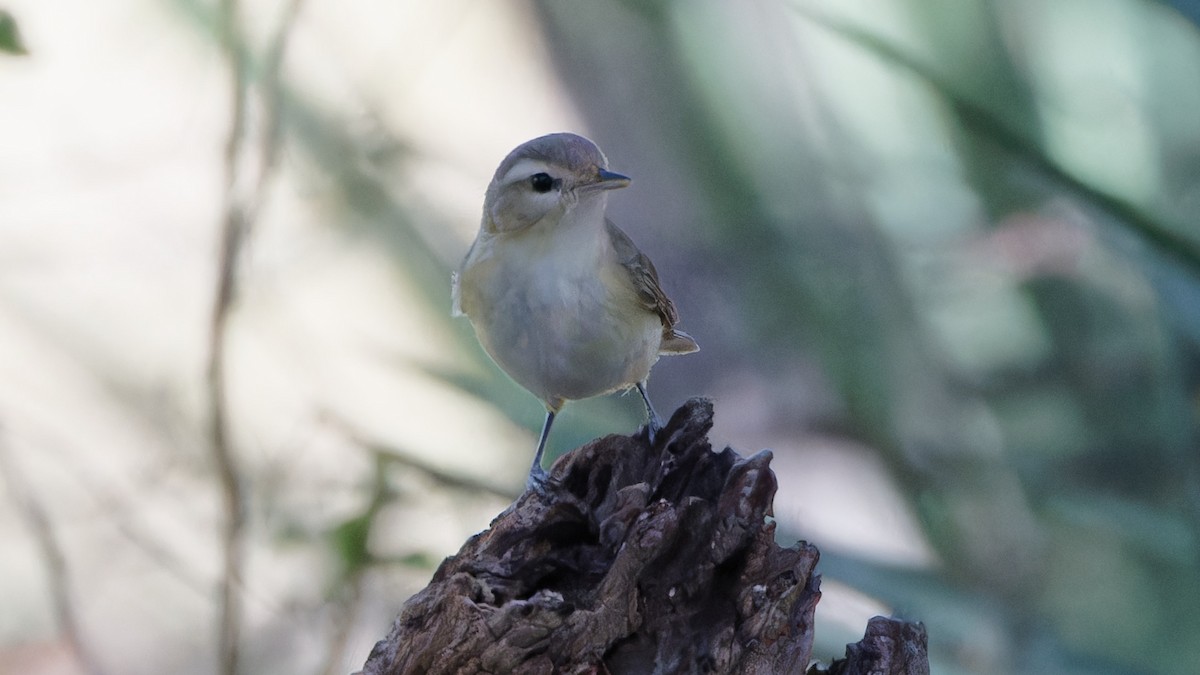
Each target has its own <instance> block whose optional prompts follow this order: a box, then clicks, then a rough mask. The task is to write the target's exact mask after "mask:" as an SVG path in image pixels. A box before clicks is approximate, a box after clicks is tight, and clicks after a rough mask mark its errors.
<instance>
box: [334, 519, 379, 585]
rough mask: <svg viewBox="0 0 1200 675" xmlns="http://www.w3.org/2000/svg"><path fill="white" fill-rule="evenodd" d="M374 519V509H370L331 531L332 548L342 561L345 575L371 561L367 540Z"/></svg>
mask: <svg viewBox="0 0 1200 675" xmlns="http://www.w3.org/2000/svg"><path fill="white" fill-rule="evenodd" d="M374 520H375V511H374V509H372V510H369V511H368V512H367V513H365V514H362V515H360V516H358V517H355V518H351V519H350V520H347V521H345V522H343V523H341V524H340V525H338V526H337V527H335V528H334V529H333V532H332V533H331V536H330V539H331V540H332V543H333V549H334V551H335V552H336V553H337V555H338V559H339V560H341V561H342V565H343V566H344V569H345V570H346V575H347V576H349V575H350V574H353V573H354V572H355V571H357V570H360V569H362V568H364V567H366V566H367V565H369V564H370V563H371V554H370V552H369V551H368V550H367V541H368V539H369V537H370V534H371V524H372V523H373V522H374Z"/></svg>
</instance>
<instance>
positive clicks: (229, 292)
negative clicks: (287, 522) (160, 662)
mask: <svg viewBox="0 0 1200 675" xmlns="http://www.w3.org/2000/svg"><path fill="white" fill-rule="evenodd" d="M219 20H220V24H219V30H220V37H221V46H222V48H223V50H224V52H225V57H226V58H227V59H228V60H229V71H230V85H231V91H230V105H231V121H230V129H229V136H228V138H227V139H226V142H225V156H224V159H225V208H224V215H223V219H222V222H221V243H220V247H221V248H220V253H219V260H218V271H217V288H216V293H215V297H214V300H213V308H212V319H211V324H210V332H209V358H208V368H207V375H208V407H209V415H210V418H209V424H210V426H209V439H210V444H211V446H210V447H211V451H212V456H213V463H214V464H215V465H216V469H217V478H218V481H219V483H220V486H221V506H222V511H223V514H224V517H225V522H224V525H223V529H222V532H221V545H222V549H223V550H222V566H221V577H220V581H219V582H218V594H217V598H218V600H217V605H218V607H217V615H218V632H217V664H218V665H217V672H218V673H221V674H222V675H236V673H237V669H238V655H239V654H238V652H239V649H238V647H239V644H238V643H239V634H240V633H241V623H242V597H241V583H242V573H243V570H244V568H245V557H246V554H245V547H246V542H245V528H246V511H247V507H246V496H245V491H244V488H243V486H242V482H241V476H240V470H239V468H238V464H237V460H236V459H235V458H234V455H233V443H232V439H231V438H230V433H229V414H228V409H227V407H226V399H225V336H226V330H227V326H228V322H229V313H230V308H231V307H232V304H233V297H234V294H235V291H236V288H237V269H238V261H239V258H240V257H241V252H242V244H243V240H244V237H245V235H246V228H247V222H246V219H245V211H244V209H243V206H242V203H241V200H240V199H239V197H238V195H237V187H236V186H237V179H238V157H239V156H240V155H241V149H242V145H243V143H244V139H245V127H246V78H245V73H244V69H243V64H242V56H241V45H242V41H241V36H240V31H239V30H238V20H237V2H236V0H221V5H220V17H219Z"/></svg>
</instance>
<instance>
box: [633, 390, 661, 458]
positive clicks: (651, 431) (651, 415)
mask: <svg viewBox="0 0 1200 675" xmlns="http://www.w3.org/2000/svg"><path fill="white" fill-rule="evenodd" d="M637 390H638V393H639V394H641V395H642V401H643V402H645V404H646V417H647V418H648V419H649V422H648V424H647V425H646V436H647V438H648V439H649V441H650V445H654V439H655V437H657V436H658V432H659V431H660V430H661V429H662V428H663V424H662V419H661V418H659V416H658V413H656V412H654V406H653V405H651V403H650V395H649V394H647V393H646V383H645V381H642V382H638V383H637Z"/></svg>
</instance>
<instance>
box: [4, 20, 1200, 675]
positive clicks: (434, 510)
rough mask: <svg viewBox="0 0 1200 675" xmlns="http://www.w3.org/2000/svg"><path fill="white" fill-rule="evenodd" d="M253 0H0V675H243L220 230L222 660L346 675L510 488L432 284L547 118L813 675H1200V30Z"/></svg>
mask: <svg viewBox="0 0 1200 675" xmlns="http://www.w3.org/2000/svg"><path fill="white" fill-rule="evenodd" d="M232 4H234V3H225V2H222V3H221V4H219V5H218V4H217V3H216V2H214V1H207V2H204V1H200V0H109V1H107V2H100V1H97V0H6V1H2V2H0V13H7V17H9V18H11V19H12V20H13V21H14V22H15V26H16V31H17V32H16V33H12V32H11V31H6V30H5V29H4V24H5V20H3V19H0V49H3V50H5V52H6V53H0V474H2V476H3V481H0V504H3V507H2V509H0V542H2V543H0V550H2V551H3V554H2V555H0V673H4V674H6V675H7V674H14V673H46V674H49V673H62V674H72V673H113V674H125V673H128V674H132V675H137V674H141V673H146V674H149V673H181V674H191V673H197V674H199V673H214V672H219V671H220V670H221V668H222V666H221V665H220V660H219V658H218V639H217V634H218V625H219V624H220V623H221V621H222V619H221V616H222V605H221V602H220V600H219V595H220V594H219V589H220V588H221V580H222V578H224V576H225V575H226V568H225V567H223V562H222V556H223V551H224V550H225V549H226V548H227V547H228V545H229V543H230V541H231V540H230V539H229V537H228V535H226V534H225V533H224V525H223V523H225V522H226V520H227V516H228V513H227V509H226V507H225V506H224V501H223V497H222V495H223V494H226V490H227V487H225V486H223V483H222V480H221V479H220V472H219V471H218V466H219V463H218V462H216V461H215V460H214V456H215V455H214V447H215V446H214V442H213V436H212V434H211V433H210V421H209V420H210V419H211V416H212V408H211V405H212V400H213V398H212V390H211V388H210V379H209V378H208V377H207V375H206V372H207V369H208V367H209V359H210V347H211V342H210V332H211V331H212V325H213V319H212V317H213V303H214V301H213V298H214V295H215V290H216V288H217V280H218V277H219V270H220V267H221V266H220V263H219V260H220V257H219V251H220V241H221V232H222V227H223V222H224V221H225V219H226V216H227V214H228V213H230V208H231V206H230V205H231V204H232V208H233V210H234V211H235V212H236V213H243V214H246V215H247V216H248V218H249V220H250V221H251V223H250V225H249V227H248V228H247V229H246V230H245V233H246V236H245V238H244V245H243V247H242V248H241V249H240V251H241V253H240V257H239V260H238V261H237V265H236V270H235V274H234V275H233V279H234V280H235V283H236V289H235V290H236V293H235V297H234V300H233V302H232V304H230V305H229V306H228V312H227V314H226V324H225V327H224V329H223V330H222V331H220V335H221V337H220V340H221V342H222V344H224V345H225V348H226V351H225V353H224V357H223V360H222V361H221V362H220V364H219V368H220V369H221V372H223V373H224V377H225V385H224V387H223V389H222V391H223V393H224V413H225V415H226V418H227V421H228V431H229V433H228V442H227V443H226V445H225V447H226V448H227V449H229V450H230V451H231V457H232V462H231V463H228V464H227V465H226V466H227V467H228V468H231V469H232V470H233V471H235V475H236V476H237V478H238V480H237V481H236V484H237V485H239V486H241V489H242V490H243V493H242V494H243V497H244V499H245V501H244V503H245V505H246V511H245V515H246V525H245V528H244V530H242V532H241V534H240V535H237V536H236V537H235V539H236V541H241V542H244V545H245V557H244V562H245V567H244V569H243V570H242V571H241V576H242V582H241V583H240V584H235V585H234V586H235V587H236V589H237V590H238V594H237V597H240V598H241V600H242V604H241V606H240V608H239V607H236V606H235V608H234V611H233V614H234V615H236V616H241V617H242V621H241V623H240V625H236V626H235V628H236V629H237V633H238V640H237V644H238V645H240V666H239V669H240V672H244V673H266V674H269V673H313V674H317V673H346V672H349V671H351V670H355V669H357V668H358V667H360V666H361V664H362V662H363V661H364V660H365V658H366V656H367V654H368V652H369V650H370V648H371V646H372V644H373V643H374V641H375V640H377V639H380V638H381V637H383V636H384V635H385V634H386V632H387V630H388V628H389V626H390V622H391V619H392V617H393V616H394V615H395V614H396V612H397V611H398V610H399V608H400V605H401V604H402V603H403V601H404V600H405V599H406V598H407V597H408V596H409V595H410V594H411V593H413V592H415V591H416V590H418V589H419V588H421V587H422V586H423V585H424V584H425V583H426V582H427V581H428V578H429V575H430V574H431V572H432V570H433V568H434V567H435V566H436V564H437V562H438V561H439V560H441V559H442V558H443V557H444V556H446V555H449V554H451V553H453V552H454V551H455V550H456V549H457V548H458V546H459V545H460V544H461V543H462V542H463V540H464V539H465V538H466V537H468V536H469V535H471V534H473V533H474V532H477V531H479V530H480V529H482V528H484V527H486V526H487V523H488V522H489V520H490V519H491V518H492V517H493V516H494V515H495V514H497V513H498V512H499V511H500V510H501V509H503V508H504V507H505V506H506V505H507V504H508V503H509V501H510V500H511V497H512V496H513V495H515V494H516V493H517V491H518V490H519V489H520V486H521V484H522V480H523V477H524V474H525V471H526V468H527V466H528V461H529V457H530V456H531V453H532V450H533V445H534V440H535V434H536V432H537V430H538V428H539V425H540V422H541V417H542V410H541V408H540V405H539V404H538V403H537V402H536V401H535V400H534V399H533V398H532V397H531V396H529V395H527V394H525V393H524V392H523V391H521V390H520V389H519V388H518V387H517V386H516V385H514V384H512V383H511V382H510V381H509V380H507V379H506V378H505V377H504V376H503V375H502V374H501V373H500V372H499V371H498V370H497V369H496V368H495V367H494V366H493V365H492V364H491V363H490V362H489V361H488V360H487V359H486V357H485V356H484V355H483V354H482V352H481V350H480V349H479V347H478V346H477V344H476V342H475V340H474V337H473V335H472V334H471V332H470V328H469V326H468V325H467V324H466V323H465V321H463V320H454V319H452V318H451V317H450V313H449V274H450V270H451V269H453V268H454V267H455V266H456V265H457V263H458V261H459V260H460V259H461V257H462V255H463V254H464V253H465V251H466V247H467V245H468V244H469V242H470V240H471V238H472V237H473V236H474V232H475V230H476V228H477V226H478V221H479V211H480V206H481V202H482V195H483V190H484V188H485V186H486V185H487V182H488V180H489V178H490V176H491V172H492V171H493V170H494V168H495V166H496V164H497V163H498V162H499V161H500V159H501V158H503V156H504V155H505V154H506V153H507V152H508V151H509V150H510V149H511V148H512V147H514V146H516V145H517V144H519V143H521V142H523V141H525V140H528V139H529V138H532V137H534V136H538V135H541V134H543V133H548V132H552V131H562V130H570V131H575V132H579V133H583V134H585V135H587V136H589V137H591V138H593V139H594V140H596V141H597V142H598V143H599V145H600V146H601V147H602V148H603V149H604V150H605V152H606V153H607V155H608V157H609V160H610V164H611V166H612V167H613V168H614V169H615V170H618V171H621V172H623V173H626V174H628V175H630V176H632V177H633V179H634V182H633V186H632V187H631V188H629V189H627V190H623V191H621V192H620V193H616V194H614V195H613V196H612V198H611V200H610V203H611V207H610V215H612V217H613V218H614V219H615V220H616V221H617V222H618V223H619V224H620V225H621V226H622V227H623V228H624V229H625V230H626V231H627V232H629V234H630V235H631V236H632V237H633V238H634V240H635V241H637V242H638V244H639V246H640V247H641V248H642V249H643V250H645V251H646V252H647V253H648V254H650V255H651V256H652V257H653V258H654V260H655V262H656V264H657V266H658V268H659V272H660V274H661V276H662V278H663V280H664V286H665V287H666V290H667V291H668V293H670V294H671V295H672V296H673V297H674V298H675V300H676V302H677V304H678V307H679V310H680V313H681V315H682V317H683V323H682V327H683V328H684V329H685V330H687V331H688V332H689V333H691V334H692V335H694V336H695V337H696V338H697V340H698V341H699V342H700V344H701V345H702V347H703V351H702V352H701V353H700V354H698V355H695V356H689V357H683V358H678V359H666V360H664V361H662V362H661V363H660V364H659V366H658V367H657V368H656V370H655V373H654V378H653V380H652V381H651V393H652V395H653V396H654V398H655V400H656V404H657V406H658V408H659V409H660V411H661V412H663V413H664V414H669V412H670V411H671V410H672V409H673V408H674V407H675V406H677V405H678V404H679V403H681V402H682V401H684V400H685V399H687V398H688V397H691V396H696V395H702V396H710V397H712V398H714V399H715V401H716V409H717V425H716V428H715V429H714V432H713V439H714V442H717V443H727V444H730V445H732V446H733V447H735V448H737V449H739V450H740V451H742V452H744V453H750V452H754V451H757V450H758V449H760V448H762V447H770V448H772V449H774V450H775V452H776V460H775V464H774V466H775V467H776V471H777V472H778V474H779V481H780V489H779V495H778V497H777V500H776V516H777V518H778V520H779V522H780V540H781V543H783V544H784V545H787V544H790V543H791V542H793V541H795V540H796V539H798V538H804V539H808V540H810V541H812V542H814V543H815V544H816V545H817V546H818V547H819V548H820V549H821V551H822V552H823V554H824V556H823V559H822V563H821V567H820V569H821V571H822V572H823V574H824V582H823V589H824V591H825V596H824V597H823V599H822V601H821V604H820V606H819V608H818V624H817V626H818V627H817V644H816V650H815V651H816V656H817V657H818V658H821V659H823V660H825V661H828V660H830V659H832V658H834V657H838V656H840V655H841V654H842V646H843V645H844V644H845V643H846V642H848V641H853V640H856V639H857V638H858V637H859V636H860V635H861V631H862V628H863V626H864V625H865V622H866V619H867V618H868V617H869V616H871V615H873V614H876V613H895V614H898V615H900V616H903V617H906V618H910V619H915V620H921V621H924V622H925V624H926V626H927V627H928V630H929V634H930V650H931V657H932V660H933V665H934V672H938V673H972V674H974V673H1131V674H1132V673H1168V674H1174V673H1179V674H1183V673H1194V672H1196V669H1197V667H1198V666H1197V664H1200V609H1198V608H1200V453H1198V447H1197V442H1198V436H1197V426H1198V425H1197V421H1198V417H1200V398H1198V391H1200V388H1198V387H1200V223H1198V222H1197V221H1198V218H1200V217H1198V215H1197V214H1198V213H1200V32H1198V30H1197V26H1196V23H1195V22H1196V21H1197V20H1200V2H1196V1H1194V0H1189V1H1185V0H1177V1H1175V2H1155V1H1151V0H992V1H987V0H954V1H949V0H941V1H939V0H854V1H849V0H761V1H760V0H741V1H738V2H732V1H725V2H719V1H717V0H704V1H693V0H689V1H686V2H685V1H684V0H674V1H670V0H653V1H635V0H624V1H622V0H604V1H600V0H596V1H591V2H587V3H583V2H575V3H565V2H558V3H555V2H550V1H549V0H546V1H544V2H490V1H483V0H442V1H439V2H412V1H403V0H400V1H398V0H349V1H346V0H343V1H341V2H335V1H334V0H306V1H299V2H297V1H294V0H288V1H286V2H281V1H271V0H243V1H242V2H240V3H236V10H237V13H236V17H237V19H236V22H235V28H236V29H237V32H236V33H234V36H235V37H234V38H233V39H232V42H231V41H230V40H225V39H223V38H222V35H223V34H224V35H228V34H227V33H225V32H224V31H223V29H222V26H224V25H228V24H227V22H225V21H224V20H223V19H222V16H223V15H222V12H224V11H227V10H228V9H229V5H232ZM225 16H228V15H225ZM10 25H11V24H10ZM230 44H233V45H235V46H236V47H237V50H236V51H237V53H238V54H239V55H240V56H239V57H238V62H239V63H240V64H241V68H242V73H243V75H244V82H243V84H244V87H243V92H244V95H245V107H244V108H243V112H244V115H243V122H244V127H243V129H244V134H243V135H241V136H238V138H240V145H236V144H235V146H234V148H235V153H234V160H235V161H234V162H233V163H232V167H233V174H232V175H233V176H234V178H233V180H232V188H231V189H230V188H229V182H230V181H229V180H227V177H228V176H229V175H230V174H229V172H228V171H229V168H228V166H227V164H226V152H227V147H228V145H229V142H230V141H229V139H230V137H231V126H232V123H233V122H232V120H233V119H234V108H235V106H234V100H235V99H234V94H233V92H234V91H235V89H236V88H237V84H236V81H235V80H234V79H233V78H232V77H231V72H232V69H231V65H230V64H231V60H230V58H228V55H229V52H230V49H229V45H230ZM21 46H23V47H24V48H25V49H26V50H27V51H28V53H27V54H25V55H17V54H13V53H11V52H14V51H18V50H19V47H21ZM274 54H281V55H282V57H281V60H279V63H280V64H281V66H280V67H279V68H275V67H273V66H272V63H274V62H275V60H276V58H275V56H273V55H274ZM273 128H274V129H277V130H278V131H277V133H278V135H277V137H276V136H275V135H274V133H275V132H272V131H271V129H273ZM272 138H276V139H277V140H275V141H271V140H270V139H272ZM264 148H266V149H265V150H264ZM271 148H274V150H272V149H271ZM272 158H274V159H272ZM239 209H240V210H239ZM641 422H642V412H641V404H640V402H639V401H638V400H637V397H636V396H634V397H611V398H608V399H603V400H595V401H589V402H583V403H578V404H572V405H571V406H569V407H568V408H567V411H566V412H565V413H564V415H563V416H562V417H561V418H560V420H559V422H558V423H557V425H556V428H555V433H554V435H553V437H552V439H551V450H552V452H554V453H561V452H563V451H565V450H568V449H570V448H572V447H575V446H576V445H578V444H580V443H582V442H585V441H586V440H588V439H590V438H593V437H595V436H597V435H600V434H604V433H611V432H622V433H625V432H629V431H632V430H633V429H635V428H636V427H637V426H638V425H639V424H641ZM235 543H236V542H235ZM227 623H228V622H227Z"/></svg>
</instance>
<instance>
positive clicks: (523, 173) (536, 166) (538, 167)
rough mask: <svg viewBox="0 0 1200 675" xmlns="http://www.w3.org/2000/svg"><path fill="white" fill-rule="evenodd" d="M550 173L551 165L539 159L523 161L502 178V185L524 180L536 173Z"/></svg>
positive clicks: (513, 166) (506, 172)
mask: <svg viewBox="0 0 1200 675" xmlns="http://www.w3.org/2000/svg"><path fill="white" fill-rule="evenodd" d="M542 172H545V173H550V165H549V164H546V163H545V162H543V161H541V160H538V159H522V160H520V161H519V162H517V163H516V164H513V165H512V168H511V169H509V170H508V171H505V172H504V175H503V176H501V177H500V183H501V184H507V183H511V182H513V181H518V180H524V179H526V178H528V177H530V176H532V175H533V174H535V173H542Z"/></svg>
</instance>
